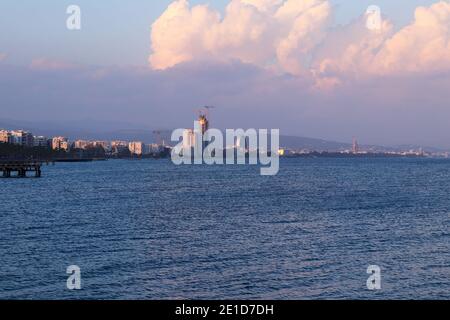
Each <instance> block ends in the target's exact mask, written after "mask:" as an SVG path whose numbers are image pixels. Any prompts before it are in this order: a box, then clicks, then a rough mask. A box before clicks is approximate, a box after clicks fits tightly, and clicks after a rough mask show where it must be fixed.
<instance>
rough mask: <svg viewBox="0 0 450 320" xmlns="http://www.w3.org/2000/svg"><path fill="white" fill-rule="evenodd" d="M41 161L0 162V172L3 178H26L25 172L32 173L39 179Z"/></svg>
mask: <svg viewBox="0 0 450 320" xmlns="http://www.w3.org/2000/svg"><path fill="white" fill-rule="evenodd" d="M42 163H43V162H42V161H36V160H0V171H2V172H3V174H2V175H1V176H2V177H4V178H12V177H17V178H26V177H27V172H34V176H35V177H36V178H40V177H41V166H42Z"/></svg>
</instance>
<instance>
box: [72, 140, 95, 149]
mask: <svg viewBox="0 0 450 320" xmlns="http://www.w3.org/2000/svg"><path fill="white" fill-rule="evenodd" d="M90 143H91V142H90V141H86V140H76V141H75V142H74V143H73V147H74V148H75V149H86V148H87V147H88V146H89V144H90Z"/></svg>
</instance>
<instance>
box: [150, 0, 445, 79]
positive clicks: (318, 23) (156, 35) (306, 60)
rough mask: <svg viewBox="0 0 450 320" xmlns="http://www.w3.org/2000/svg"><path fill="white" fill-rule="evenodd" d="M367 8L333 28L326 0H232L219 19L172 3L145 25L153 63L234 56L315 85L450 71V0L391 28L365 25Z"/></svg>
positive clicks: (203, 8) (180, 0)
mask: <svg viewBox="0 0 450 320" xmlns="http://www.w3.org/2000/svg"><path fill="white" fill-rule="evenodd" d="M368 18H369V17H368V16H367V14H363V15H361V17H360V18H359V19H357V20H355V21H353V22H352V23H350V24H348V25H345V26H338V27H333V26H332V24H331V21H332V19H333V12H332V6H331V4H330V2H329V1H327V0H303V1H298V0H284V1H283V0H231V1H230V2H229V4H228V5H227V7H226V9H225V12H224V15H223V17H222V16H221V14H220V13H219V12H217V11H215V10H213V9H211V8H210V7H209V6H207V5H197V6H193V7H192V8H191V7H190V5H189V3H188V1H186V0H177V1H174V2H173V3H172V4H171V5H170V6H169V7H168V8H167V10H166V11H165V12H164V13H163V14H162V15H161V16H160V17H159V18H158V19H157V20H156V21H155V23H154V24H153V26H152V31H151V47H152V53H151V55H150V57H149V62H150V65H151V67H152V68H153V69H160V70H163V69H167V68H171V67H173V66H175V65H177V64H180V63H183V62H187V61H194V60H199V61H202V60H219V61H229V60H233V59H237V60H240V61H242V62H244V63H251V64H255V65H257V66H259V67H264V68H269V69H271V70H278V71H280V72H285V73H289V74H292V75H296V76H311V77H313V78H314V79H315V84H316V86H319V87H321V86H325V87H327V86H335V85H336V84H339V83H342V81H347V80H348V79H349V78H354V77H361V76H380V75H387V74H401V73H410V72H419V73H427V72H436V71H443V70H444V71H445V70H450V3H449V2H447V1H439V2H437V3H435V4H433V5H431V6H430V7H418V8H417V9H416V12H415V19H414V21H412V22H411V23H410V24H409V25H407V26H405V27H403V28H401V29H400V30H398V31H395V28H394V26H393V25H392V23H391V22H390V21H389V20H387V19H385V18H383V19H382V20H381V24H380V28H378V29H376V30H372V29H369V28H368V27H367V23H366V22H367V21H366V20H367V19H368Z"/></svg>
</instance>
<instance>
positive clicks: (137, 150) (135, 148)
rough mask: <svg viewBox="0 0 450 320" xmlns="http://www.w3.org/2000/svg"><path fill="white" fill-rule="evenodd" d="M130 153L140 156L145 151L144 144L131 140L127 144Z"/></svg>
mask: <svg viewBox="0 0 450 320" xmlns="http://www.w3.org/2000/svg"><path fill="white" fill-rule="evenodd" d="M128 149H130V152H131V154H134V155H138V156H141V155H142V154H144V153H145V145H144V143H143V142H141V141H132V142H130V143H129V144H128Z"/></svg>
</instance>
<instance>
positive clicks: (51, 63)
mask: <svg viewBox="0 0 450 320" xmlns="http://www.w3.org/2000/svg"><path fill="white" fill-rule="evenodd" d="M75 67H76V66H75V65H74V64H72V63H68V62H65V61H59V60H51V59H48V58H37V59H33V61H31V64H30V68H31V69H34V70H67V69H74V68H75Z"/></svg>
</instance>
